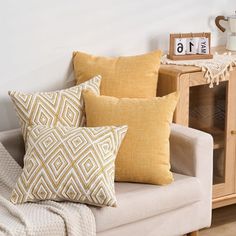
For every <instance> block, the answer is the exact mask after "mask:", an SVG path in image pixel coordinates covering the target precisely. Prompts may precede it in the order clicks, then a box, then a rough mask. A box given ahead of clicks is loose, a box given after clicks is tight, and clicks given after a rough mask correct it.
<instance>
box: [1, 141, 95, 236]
mask: <svg viewBox="0 0 236 236" xmlns="http://www.w3.org/2000/svg"><path fill="white" fill-rule="evenodd" d="M21 172H22V169H21V167H20V166H19V165H18V164H17V163H16V161H15V160H14V159H13V158H12V157H11V155H10V154H9V153H8V152H7V150H6V149H5V148H4V147H3V145H2V144H1V143H0V235H1V236H2V235H9V236H19V235H20V236H54V235H55V236H67V235H68V236H95V235H96V229H95V227H96V226H95V219H94V216H93V214H92V212H91V210H90V209H89V208H88V207H87V206H86V205H82V204H76V203H69V202H63V203H59V202H53V201H43V202H39V203H26V204H21V205H14V204H12V203H11V202H10V201H8V199H9V197H10V194H11V190H12V188H13V187H14V185H15V183H16V180H17V178H18V177H19V175H20V174H21Z"/></svg>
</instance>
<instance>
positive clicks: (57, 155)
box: [11, 125, 127, 207]
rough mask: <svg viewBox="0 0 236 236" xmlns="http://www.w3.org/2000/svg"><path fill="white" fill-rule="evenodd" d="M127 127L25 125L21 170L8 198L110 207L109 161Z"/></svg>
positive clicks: (111, 166) (112, 194)
mask: <svg viewBox="0 0 236 236" xmlns="http://www.w3.org/2000/svg"><path fill="white" fill-rule="evenodd" d="M126 131H127V126H120V127H115V126H109V127H107V126H106V127H94V128H87V127H80V128H74V127H66V126H57V127H47V126H41V125H37V126H34V127H30V128H29V129H28V136H27V146H28V149H27V151H26V154H25V157H24V168H23V171H22V174H21V176H20V177H19V179H18V181H17V183H16V186H15V188H14V189H13V191H12V195H11V201H12V202H13V203H14V204H18V203H24V202H37V201H40V200H54V201H72V202H80V203H86V204H91V205H96V206H113V207H115V206H116V197H115V189H114V163H115V158H116V155H117V152H118V150H119V147H120V144H121V142H122V140H123V138H124V136H125V134H126Z"/></svg>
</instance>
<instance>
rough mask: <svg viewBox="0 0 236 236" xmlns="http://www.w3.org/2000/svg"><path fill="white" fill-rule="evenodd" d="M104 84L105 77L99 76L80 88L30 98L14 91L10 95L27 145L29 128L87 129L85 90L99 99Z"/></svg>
mask: <svg viewBox="0 0 236 236" xmlns="http://www.w3.org/2000/svg"><path fill="white" fill-rule="evenodd" d="M100 83H101V77H100V76H95V77H93V78H92V79H90V80H88V81H87V82H85V83H82V84H80V85H77V86H74V87H71V88H68V89H63V90H58V91H53V92H38V93H33V94H29V93H21V92H15V91H10V92H9V95H10V97H11V99H12V101H13V103H14V105H15V108H16V112H17V115H18V117H19V120H20V125H21V131H22V134H23V138H24V141H25V143H26V137H27V128H28V127H29V126H33V125H46V126H56V125H65V126H70V127H81V126H84V125H85V113H84V101H83V97H82V96H81V93H82V90H83V89H89V90H92V91H94V93H96V94H97V95H99V94H100Z"/></svg>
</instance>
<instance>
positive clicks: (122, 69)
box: [73, 51, 161, 98]
mask: <svg viewBox="0 0 236 236" xmlns="http://www.w3.org/2000/svg"><path fill="white" fill-rule="evenodd" d="M160 57H161V51H154V52H150V53H147V54H143V55H137V56H129V57H117V58H109V57H97V56H92V55H89V54H86V53H82V52H74V54H73V63H74V73H75V78H76V80H77V84H80V83H83V82H84V81H87V80H88V79H89V78H91V77H92V76H94V75H101V76H102V82H101V95H107V96H114V97H119V98H122V97H130V98H146V97H155V96H156V88H157V80H158V70H159V65H160Z"/></svg>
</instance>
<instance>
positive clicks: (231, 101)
mask: <svg viewBox="0 0 236 236" xmlns="http://www.w3.org/2000/svg"><path fill="white" fill-rule="evenodd" d="M176 90H178V91H179V92H180V100H179V103H178V105H177V108H176V112H175V115H174V122H176V123H178V124H182V125H186V126H189V127H193V128H196V129H199V130H203V131H205V132H208V133H210V134H212V136H213V139H214V158H213V161H214V163H213V208H217V207H221V206H225V205H229V204H233V203H236V69H235V68H234V70H233V71H232V72H230V76H229V78H228V79H227V80H226V81H223V82H220V84H219V85H218V86H214V87H213V88H209V85H208V84H207V83H206V79H205V78H204V77H203V72H202V71H201V69H200V68H198V67H194V66H174V65H162V66H161V68H160V74H159V81H158V90H157V95H158V96H163V95H166V94H168V93H170V92H173V91H176ZM206 171H207V170H206Z"/></svg>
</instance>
